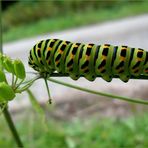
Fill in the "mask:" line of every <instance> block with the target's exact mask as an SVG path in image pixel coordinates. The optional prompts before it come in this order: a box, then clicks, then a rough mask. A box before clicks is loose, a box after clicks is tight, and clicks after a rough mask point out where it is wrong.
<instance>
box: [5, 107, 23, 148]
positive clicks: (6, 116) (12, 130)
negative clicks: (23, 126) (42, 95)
mask: <svg viewBox="0 0 148 148" xmlns="http://www.w3.org/2000/svg"><path fill="white" fill-rule="evenodd" d="M3 114H4V117H5V119H6V121H7V124H8V126H9V128H10V130H11V133H12V135H13V137H14V139H15V141H16V143H17V145H18V147H23V143H22V141H21V139H20V137H19V134H18V133H17V130H16V128H15V126H14V123H13V121H12V119H11V116H10V114H9V112H8V110H7V107H6V108H5V109H4V111H3Z"/></svg>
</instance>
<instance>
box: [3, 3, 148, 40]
mask: <svg viewBox="0 0 148 148" xmlns="http://www.w3.org/2000/svg"><path fill="white" fill-rule="evenodd" d="M147 12H148V1H144V2H143V3H140V4H139V3H133V4H127V5H123V6H116V7H114V8H112V9H102V10H100V9H99V10H88V11H86V12H84V13H69V14H67V15H65V16H59V17H55V18H49V19H48V18H47V19H42V20H40V21H38V22H35V23H32V24H28V25H22V26H18V27H16V28H11V29H9V30H8V31H7V32H4V35H3V40H4V42H8V41H13V40H17V39H21V38H28V37H33V36H36V35H41V34H50V33H51V32H55V31H59V30H64V29H68V28H73V27H78V26H84V25H89V24H94V23H100V22H104V21H108V20H113V19H120V18H123V17H127V16H134V15H139V14H144V13H147Z"/></svg>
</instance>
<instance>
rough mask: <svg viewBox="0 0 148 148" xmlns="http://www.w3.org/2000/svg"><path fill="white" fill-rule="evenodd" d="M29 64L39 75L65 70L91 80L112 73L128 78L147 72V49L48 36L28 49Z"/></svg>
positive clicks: (123, 78) (72, 75) (70, 74)
mask: <svg viewBox="0 0 148 148" xmlns="http://www.w3.org/2000/svg"><path fill="white" fill-rule="evenodd" d="M28 64H29V66H31V67H32V68H33V69H34V70H36V71H38V72H39V73H40V75H42V76H45V75H46V76H47V75H48V76H50V75H51V74H52V73H53V72H54V71H57V72H58V73H62V74H68V75H69V76H70V77H71V78H72V79H73V80H77V79H78V78H79V77H80V76H84V77H85V78H86V79H87V80H89V81H94V80H95V78H96V77H97V76H98V75H100V76H101V77H102V78H103V79H104V80H105V81H107V82H110V81H111V80H112V78H114V76H118V77H119V79H121V80H122V81H123V82H128V80H129V79H130V78H131V76H139V75H144V76H148V52H146V51H145V50H143V49H141V48H131V47H128V46H123V45H122V46H113V45H110V44H102V45H96V44H93V43H90V44H83V43H72V42H70V41H63V40H60V39H47V40H42V41H40V42H38V43H37V44H36V45H34V47H33V48H32V49H31V50H30V55H29V61H28Z"/></svg>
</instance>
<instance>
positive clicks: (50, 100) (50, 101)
mask: <svg viewBox="0 0 148 148" xmlns="http://www.w3.org/2000/svg"><path fill="white" fill-rule="evenodd" d="M44 80H45V85H46V88H47V92H48V97H49V98H48V100H49V103H50V104H51V103H52V99H51V96H50V91H49V87H48V83H47V79H44Z"/></svg>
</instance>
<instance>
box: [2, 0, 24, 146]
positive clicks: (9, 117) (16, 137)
mask: <svg viewBox="0 0 148 148" xmlns="http://www.w3.org/2000/svg"><path fill="white" fill-rule="evenodd" d="M2 41H3V40H2V6H1V1H0V52H1V53H3V49H2ZM0 107H1V106H0ZM3 114H4V117H5V119H6V121H7V124H8V126H9V129H10V130H11V133H12V135H13V137H14V139H15V141H16V143H17V145H18V147H23V144H22V142H21V140H20V137H19V134H18V133H17V130H16V128H15V125H14V123H13V121H12V119H11V116H10V113H9V111H8V109H7V107H5V109H4V110H3Z"/></svg>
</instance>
